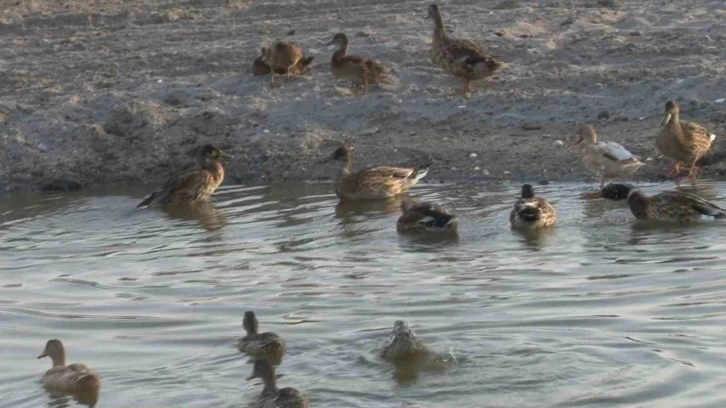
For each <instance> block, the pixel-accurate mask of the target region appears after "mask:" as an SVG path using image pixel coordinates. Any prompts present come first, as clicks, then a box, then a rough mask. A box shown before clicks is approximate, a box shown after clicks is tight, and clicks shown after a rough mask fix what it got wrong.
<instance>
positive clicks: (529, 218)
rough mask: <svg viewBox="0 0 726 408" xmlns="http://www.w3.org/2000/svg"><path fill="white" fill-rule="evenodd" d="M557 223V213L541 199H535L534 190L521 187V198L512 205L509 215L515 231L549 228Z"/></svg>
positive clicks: (526, 186)
mask: <svg viewBox="0 0 726 408" xmlns="http://www.w3.org/2000/svg"><path fill="white" fill-rule="evenodd" d="M555 221H557V212H556V211H555V207H553V206H552V204H550V203H548V202H547V200H545V199H544V198H541V197H535V195H534V188H532V186H531V185H529V184H525V185H524V186H522V198H520V199H519V200H517V202H516V203H515V204H514V208H513V209H512V212H511V213H510V214H509V222H510V224H511V225H512V228H516V229H528V230H533V229H538V228H543V227H549V226H552V225H554V224H555Z"/></svg>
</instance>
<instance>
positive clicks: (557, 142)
mask: <svg viewBox="0 0 726 408" xmlns="http://www.w3.org/2000/svg"><path fill="white" fill-rule="evenodd" d="M564 144H565V142H563V141H562V140H555V145H556V146H563V145H564Z"/></svg>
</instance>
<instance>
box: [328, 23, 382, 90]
mask: <svg viewBox="0 0 726 408" xmlns="http://www.w3.org/2000/svg"><path fill="white" fill-rule="evenodd" d="M334 45H337V46H338V49H337V50H335V52H334V53H333V58H332V59H331V60H330V69H331V71H332V72H333V76H334V77H336V78H343V79H347V80H349V81H351V82H352V83H353V88H354V89H355V91H356V92H357V91H358V89H359V88H361V87H362V88H363V93H368V85H369V84H378V83H389V82H390V80H389V77H388V71H387V70H386V69H385V68H383V67H382V66H381V65H380V64H379V63H378V62H376V61H374V60H372V59H369V58H365V57H361V56H360V55H346V52H347V50H348V37H347V36H346V35H345V34H343V33H338V34H335V35H334V36H333V39H332V40H330V42H329V43H328V46H334Z"/></svg>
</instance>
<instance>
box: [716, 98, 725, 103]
mask: <svg viewBox="0 0 726 408" xmlns="http://www.w3.org/2000/svg"><path fill="white" fill-rule="evenodd" d="M724 101H726V98H721V99H716V103H724Z"/></svg>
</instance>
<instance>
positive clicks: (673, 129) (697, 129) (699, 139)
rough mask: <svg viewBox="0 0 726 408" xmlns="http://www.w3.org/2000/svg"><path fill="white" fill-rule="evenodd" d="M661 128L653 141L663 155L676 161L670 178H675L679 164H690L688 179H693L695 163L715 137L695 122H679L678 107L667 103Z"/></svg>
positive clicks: (679, 167)
mask: <svg viewBox="0 0 726 408" xmlns="http://www.w3.org/2000/svg"><path fill="white" fill-rule="evenodd" d="M663 125H664V126H663V128H662V129H661V130H660V132H659V133H658V136H657V138H656V139H655V145H656V147H657V148H658V150H659V151H660V152H661V153H663V155H665V156H667V157H670V158H671V159H674V160H675V161H676V163H675V165H674V166H673V169H672V170H671V172H670V177H677V176H678V174H679V173H680V171H681V163H686V164H690V169H689V171H688V177H689V178H695V175H696V161H698V159H699V158H700V157H701V156H703V155H704V154H705V153H706V152H708V150H709V149H710V148H711V143H712V142H713V140H714V139H716V135H715V134H713V133H711V132H709V131H708V130H707V129H706V128H705V127H703V126H701V125H699V124H698V123H695V122H681V118H680V106H678V104H677V103H676V102H673V101H668V102H667V103H666V105H665V117H664V118H663Z"/></svg>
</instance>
